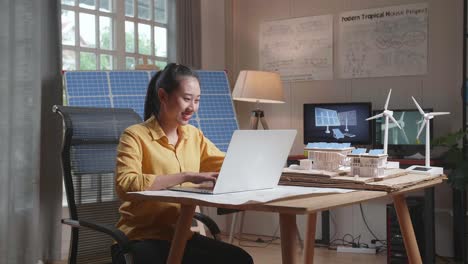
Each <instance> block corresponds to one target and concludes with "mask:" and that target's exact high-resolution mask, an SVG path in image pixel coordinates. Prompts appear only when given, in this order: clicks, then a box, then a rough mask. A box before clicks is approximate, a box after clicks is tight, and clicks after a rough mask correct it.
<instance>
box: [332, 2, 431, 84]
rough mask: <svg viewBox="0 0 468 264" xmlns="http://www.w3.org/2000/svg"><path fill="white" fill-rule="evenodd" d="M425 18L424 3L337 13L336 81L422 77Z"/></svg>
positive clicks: (424, 49)
mask: <svg viewBox="0 0 468 264" xmlns="http://www.w3.org/2000/svg"><path fill="white" fill-rule="evenodd" d="M427 14H428V6H427V4H425V3H422V4H412V5H400V6H391V7H385V8H377V9H366V10H360V11H350V12H345V13H341V14H340V15H339V22H338V28H339V43H338V61H339V67H338V68H339V76H340V78H363V77H381V76H401V75H421V74H426V72H427Z"/></svg>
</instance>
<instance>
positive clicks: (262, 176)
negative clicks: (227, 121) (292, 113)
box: [169, 130, 297, 194]
mask: <svg viewBox="0 0 468 264" xmlns="http://www.w3.org/2000/svg"><path fill="white" fill-rule="evenodd" d="M296 133H297V131H296V130H235V131H234V134H233V135H232V138H231V142H230V143H229V147H228V149H227V152H226V157H225V159H224V162H223V165H222V167H221V171H220V172H219V175H218V179H217V180H216V183H215V185H214V187H211V188H206V187H201V188H198V187H185V186H177V187H171V188H169V189H170V190H176V191H187V192H197V193H205V194H221V193H232V192H242V191H252V190H261V189H271V188H274V187H276V186H277V185H278V182H279V179H280V177H281V173H282V171H283V167H284V165H285V164H286V160H287V158H288V155H289V152H290V150H291V147H292V144H293V142H294V138H295V137H296Z"/></svg>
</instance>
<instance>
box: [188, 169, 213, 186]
mask: <svg viewBox="0 0 468 264" xmlns="http://www.w3.org/2000/svg"><path fill="white" fill-rule="evenodd" d="M218 175H219V173H218V172H184V177H183V179H184V182H191V183H195V184H199V183H202V182H207V181H209V182H212V183H213V184H214V183H215V182H216V179H217V178H218Z"/></svg>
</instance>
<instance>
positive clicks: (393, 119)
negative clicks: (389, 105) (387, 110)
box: [388, 115, 401, 129]
mask: <svg viewBox="0 0 468 264" xmlns="http://www.w3.org/2000/svg"><path fill="white" fill-rule="evenodd" d="M388 117H389V118H390V119H391V120H392V122H393V123H395V125H396V126H397V127H399V128H400V129H401V126H400V124H398V122H397V121H396V120H395V118H394V117H393V115H388Z"/></svg>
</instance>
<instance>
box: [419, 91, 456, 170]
mask: <svg viewBox="0 0 468 264" xmlns="http://www.w3.org/2000/svg"><path fill="white" fill-rule="evenodd" d="M411 98H413V101H414V104H415V105H416V107H417V108H418V110H419V113H421V115H422V117H423V118H424V121H423V123H422V125H421V127H420V128H419V131H418V135H417V136H416V139H419V135H421V132H422V130H423V129H424V127H425V126H426V125H427V128H426V167H431V152H430V151H431V143H430V129H429V128H430V126H429V124H430V122H431V119H433V118H434V116H439V115H448V114H450V112H431V113H425V112H424V110H422V108H421V106H419V104H418V102H417V101H416V99H414V97H413V96H411Z"/></svg>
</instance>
